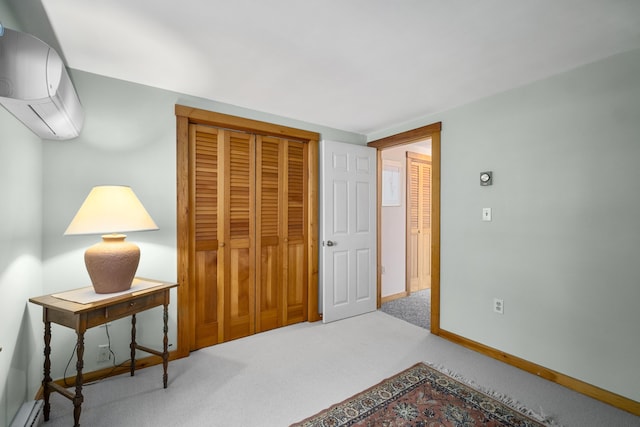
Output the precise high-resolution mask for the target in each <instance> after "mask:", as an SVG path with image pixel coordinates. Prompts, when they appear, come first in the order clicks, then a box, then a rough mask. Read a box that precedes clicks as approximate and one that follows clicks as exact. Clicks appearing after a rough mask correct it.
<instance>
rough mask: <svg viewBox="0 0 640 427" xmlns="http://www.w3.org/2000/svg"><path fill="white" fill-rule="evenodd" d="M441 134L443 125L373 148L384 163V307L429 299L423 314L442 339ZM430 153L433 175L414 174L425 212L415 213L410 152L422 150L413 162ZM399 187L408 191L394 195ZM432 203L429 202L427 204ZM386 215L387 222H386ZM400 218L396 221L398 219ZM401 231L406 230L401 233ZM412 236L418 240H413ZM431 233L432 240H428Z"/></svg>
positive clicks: (381, 181)
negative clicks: (406, 185) (425, 186)
mask: <svg viewBox="0 0 640 427" xmlns="http://www.w3.org/2000/svg"><path fill="white" fill-rule="evenodd" d="M440 130H441V123H440V122H438V123H434V124H431V125H427V126H423V127H421V128H417V129H413V130H410V131H407V132H403V133H400V134H397V135H392V136H389V137H386V138H383V139H379V140H376V141H372V142H370V143H369V144H368V145H369V146H371V147H375V148H376V149H377V161H378V208H377V216H378V218H377V223H378V241H377V249H378V251H377V254H378V255H377V256H378V274H377V285H378V286H377V287H378V308H380V307H381V306H382V303H383V302H385V303H386V302H388V301H391V302H393V300H396V299H399V298H403V297H409V298H411V297H410V295H412V294H414V295H413V299H412V300H411V301H410V303H417V304H421V303H420V302H419V301H418V302H416V301H415V300H417V299H418V297H420V298H422V299H423V300H424V299H425V298H426V299H427V302H428V303H429V304H428V306H424V305H423V307H424V309H423V310H424V312H422V313H419V314H420V315H421V316H423V317H424V316H428V319H429V325H428V329H429V330H430V331H431V333H433V334H436V335H437V334H438V333H439V330H440ZM427 141H429V142H430V150H429V149H428V148H426V146H427ZM427 150H429V151H430V153H429V154H430V159H429V160H430V164H429V169H430V171H429V172H430V173H420V172H418V173H417V174H414V175H413V176H414V178H415V177H417V178H415V179H418V180H419V181H418V182H414V183H413V187H414V192H413V196H416V195H418V196H419V197H418V198H417V199H416V200H415V203H414V206H418V207H419V208H420V209H417V210H414V211H412V210H411V209H407V207H409V206H410V205H411V203H408V201H407V197H406V196H407V191H405V188H404V184H403V182H408V183H409V185H410V186H411V185H412V184H411V182H410V180H411V179H412V175H411V173H410V172H411V171H410V170H409V169H408V168H407V165H409V162H407V161H406V159H407V156H408V155H407V152H414V153H415V152H416V151H417V152H418V154H417V155H409V158H411V157H413V158H414V159H415V158H417V159H418V160H419V161H425V162H426V161H427V159H426V158H423V156H425V155H427V153H426V152H425V151H427ZM383 152H385V153H383ZM387 154H388V155H387ZM402 156H404V158H405V160H404V161H403V160H402ZM427 175H428V176H429V180H428V181H429V182H428V184H429V187H430V188H429V189H430V191H428V192H426V194H421V193H420V191H417V190H421V189H422V187H423V184H424V183H425V180H424V177H425V176H427ZM403 178H404V179H403ZM398 189H400V190H402V191H401V192H394V190H398ZM410 197H411V194H410ZM427 199H428V200H427ZM409 202H410V200H409ZM426 202H428V203H427V204H425V203H426ZM427 205H428V207H427V208H425V206H427ZM383 209H385V212H384V214H383ZM394 211H395V212H394ZM412 214H413V215H416V214H419V215H423V216H421V217H420V218H417V217H416V218H413V219H414V220H416V221H420V220H425V219H426V223H427V224H428V227H427V228H428V229H427V228H425V227H423V226H422V225H420V226H417V225H418V224H416V223H415V221H414V224H415V225H416V227H412V226H411V221H412V218H410V215H412ZM383 215H384V216H385V217H386V218H384V219H383ZM394 216H395V218H396V219H393V218H394ZM398 218H401V219H400V220H398ZM389 222H390V223H394V224H396V226H395V227H392V228H391V229H387V230H385V223H389ZM400 224H402V225H404V226H400ZM387 228H389V227H387ZM412 228H413V230H412ZM401 229H403V230H404V231H403V232H401ZM412 233H413V236H414V237H411V236H412ZM425 233H428V235H429V236H425ZM385 237H386V239H385ZM425 263H426V264H425ZM399 277H400V279H399ZM425 294H426V295H425ZM418 306H420V305H418ZM429 306H430V309H429ZM429 311H430V313H428V312H429ZM427 313H428V314H427ZM420 326H423V327H425V326H426V325H424V324H423V325H420Z"/></svg>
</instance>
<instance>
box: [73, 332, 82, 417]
mask: <svg viewBox="0 0 640 427" xmlns="http://www.w3.org/2000/svg"><path fill="white" fill-rule="evenodd" d="M76 355H77V359H78V360H77V362H76V371H77V373H76V395H75V397H74V398H73V420H74V422H75V424H74V427H79V426H80V412H81V411H82V401H83V400H84V399H83V397H82V368H83V367H84V332H83V331H78V348H77V350H76Z"/></svg>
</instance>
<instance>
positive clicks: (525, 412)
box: [290, 362, 562, 427]
mask: <svg viewBox="0 0 640 427" xmlns="http://www.w3.org/2000/svg"><path fill="white" fill-rule="evenodd" d="M421 366H424V367H426V368H429V369H432V370H434V371H436V372H438V373H440V374H442V375H445V376H447V377H448V378H449V379H450V380H452V381H453V382H455V383H458V384H460V385H462V386H464V387H469V388H471V389H473V390H474V391H475V392H477V393H480V394H482V395H484V396H486V397H488V398H490V399H493V400H495V401H496V402H498V403H501V404H502V405H504V406H505V407H507V408H509V409H511V410H512V411H514V412H517V413H519V414H520V415H522V416H524V417H527V418H529V419H530V420H531V421H534V422H536V423H539V424H541V425H543V426H548V427H562V426H561V425H560V424H557V423H556V421H555V420H553V419H552V418H551V417H549V416H546V415H544V412H543V411H542V408H540V412H536V411H534V410H532V409H530V408H528V407H527V406H525V405H523V404H521V403H520V402H518V401H516V400H514V399H512V398H510V397H509V396H507V395H504V394H502V393H498V392H496V391H494V390H491V389H488V388H486V387H483V386H480V385H478V384H477V383H475V382H473V381H471V380H468V379H467V378H465V377H463V376H462V375H460V374H458V373H455V372H453V371H451V370H450V369H447V368H445V367H443V366H439V365H434V364H432V363H429V362H418V363H416V364H414V365H413V366H411V367H409V368H407V369H405V370H403V371H401V372H398V373H396V374H394V375H392V376H390V377H388V378H385V379H383V380H382V381H380V382H378V383H377V384H375V385H373V386H371V387H369V388H367V389H366V390H363V391H361V392H359V393H356V394H355V395H353V396H351V397H348V398H347V399H345V400H343V401H341V402H339V403H336V404H333V405H331V406H330V407H328V408H326V409H324V410H322V411H319V412H318V413H316V414H314V415H312V416H310V417H308V418H305V419H304V420H302V421H299V422H297V423H294V424H291V426H290V427H307V426H316V425H324V424H312V422H314V420H315V422H318V421H320V418H319V417H320V416H322V414H328V413H329V412H331V411H335V410H336V409H338V408H340V407H342V406H345V405H347V404H349V403H351V402H354V401H357V400H358V399H361V398H363V397H364V396H365V395H367V394H368V393H371V392H372V391H374V390H376V389H377V388H379V387H380V386H382V385H383V384H385V383H386V382H387V381H389V380H391V379H393V378H395V377H399V376H402V375H405V374H407V373H408V372H410V371H411V370H413V369H415V368H417V367H421ZM394 397H395V396H394ZM375 408H376V407H373V408H371V409H375ZM368 415H369V414H368V413H366V414H358V416H355V417H352V418H350V419H349V420H347V421H345V422H343V423H341V424H331V426H332V427H333V426H335V427H338V426H349V425H352V423H354V422H357V421H359V420H360V419H361V418H362V417H363V416H368Z"/></svg>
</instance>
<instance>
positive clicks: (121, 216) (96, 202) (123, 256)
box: [64, 185, 158, 294]
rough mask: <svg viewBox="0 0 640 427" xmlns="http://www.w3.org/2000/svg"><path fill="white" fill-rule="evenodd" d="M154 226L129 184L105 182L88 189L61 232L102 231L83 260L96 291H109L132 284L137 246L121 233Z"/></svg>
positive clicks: (155, 227) (136, 260) (137, 253)
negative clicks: (107, 183)
mask: <svg viewBox="0 0 640 427" xmlns="http://www.w3.org/2000/svg"><path fill="white" fill-rule="evenodd" d="M157 229H158V226H157V225H156V223H155V222H153V219H151V216H150V215H149V213H148V212H147V211H146V209H145V208H144V206H142V203H140V200H138V198H137V197H136V195H135V193H134V192H133V190H132V189H131V188H130V187H126V186H114V185H106V186H98V187H94V188H93V189H92V190H91V192H90V193H89V195H88V196H87V198H86V199H85V201H84V203H82V206H80V209H79V210H78V212H77V213H76V216H75V217H74V218H73V220H72V221H71V224H69V227H67V230H66V231H65V232H64V235H65V236H67V235H76V234H102V242H100V243H97V244H95V245H93V246H91V247H90V248H89V249H87V250H86V252H85V253H84V262H85V265H86V266H87V271H88V272H89V277H90V278H91V283H92V284H93V288H94V289H95V291H96V293H99V294H109V293H113V292H121V291H126V290H127V289H129V288H130V287H131V282H132V281H133V278H134V276H135V274H136V270H137V269H138V262H139V261H140V248H138V246H136V245H134V244H133V243H129V242H125V238H126V237H127V236H126V235H124V234H122V233H125V232H129V231H146V230H157Z"/></svg>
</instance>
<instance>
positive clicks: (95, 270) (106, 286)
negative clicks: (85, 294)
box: [84, 234, 140, 294]
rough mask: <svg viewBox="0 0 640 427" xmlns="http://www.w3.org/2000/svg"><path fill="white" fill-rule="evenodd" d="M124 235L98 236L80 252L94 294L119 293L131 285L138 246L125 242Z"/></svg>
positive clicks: (135, 267)
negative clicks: (96, 239) (82, 252)
mask: <svg viewBox="0 0 640 427" xmlns="http://www.w3.org/2000/svg"><path fill="white" fill-rule="evenodd" d="M126 237H127V236H125V235H124V234H109V235H104V236H102V242H100V243H97V244H95V245H93V246H91V247H90V248H89V249H87V250H86V252H85V253H84V263H85V265H86V266H87V271H88V272H89V277H90V278H91V283H93V288H94V289H95V291H96V293H98V294H110V293H114V292H122V291H126V290H127V289H129V288H131V282H133V278H134V277H135V275H136V270H137V269H138V263H139V262H140V248H138V246H136V245H134V244H133V243H129V242H125V241H124V239H125V238H126Z"/></svg>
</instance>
